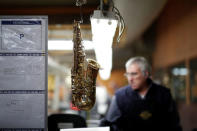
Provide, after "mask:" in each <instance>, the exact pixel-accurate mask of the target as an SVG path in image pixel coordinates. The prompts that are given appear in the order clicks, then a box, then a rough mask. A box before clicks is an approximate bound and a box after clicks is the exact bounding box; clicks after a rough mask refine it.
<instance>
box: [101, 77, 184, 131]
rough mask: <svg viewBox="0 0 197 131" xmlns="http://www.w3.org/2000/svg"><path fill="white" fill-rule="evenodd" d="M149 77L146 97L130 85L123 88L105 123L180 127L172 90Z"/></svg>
mask: <svg viewBox="0 0 197 131" xmlns="http://www.w3.org/2000/svg"><path fill="white" fill-rule="evenodd" d="M148 81H149V83H150V87H149V90H148V92H147V94H146V96H145V97H144V98H141V97H140V95H139V94H138V92H136V91H134V90H132V88H131V87H130V86H126V87H123V88H120V89H119V90H118V91H117V92H116V93H115V97H114V98H113V101H112V104H111V105H110V108H109V110H108V113H107V115H106V117H105V119H104V120H103V121H102V123H105V124H106V125H109V126H110V127H111V130H117V131H145V130H148V131H149V130H150V131H181V127H180V125H179V116H178V112H177V109H176V106H175V103H174V101H173V99H172V97H171V94H170V90H169V89H167V88H165V87H163V86H161V85H157V84H155V83H153V82H152V81H151V80H148ZM103 125H104V124H103Z"/></svg>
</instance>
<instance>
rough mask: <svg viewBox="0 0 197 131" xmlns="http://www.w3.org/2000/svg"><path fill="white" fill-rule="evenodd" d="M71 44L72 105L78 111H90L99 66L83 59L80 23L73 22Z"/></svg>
mask: <svg viewBox="0 0 197 131" xmlns="http://www.w3.org/2000/svg"><path fill="white" fill-rule="evenodd" d="M73 42H74V46H73V52H74V65H73V67H72V70H71V84H72V85H71V89H72V104H73V105H74V106H75V107H77V108H78V109H80V110H90V109H91V108H92V107H93V106H94V103H95V100H96V77H97V74H98V70H99V67H100V66H99V64H98V63H97V62H96V61H95V60H92V59H87V60H86V59H85V52H84V47H83V45H82V38H81V31H80V21H74V26H73Z"/></svg>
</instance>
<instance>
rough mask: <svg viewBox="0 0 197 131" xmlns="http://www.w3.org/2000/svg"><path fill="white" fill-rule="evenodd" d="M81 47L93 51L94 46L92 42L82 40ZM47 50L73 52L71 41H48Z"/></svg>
mask: <svg viewBox="0 0 197 131" xmlns="http://www.w3.org/2000/svg"><path fill="white" fill-rule="evenodd" d="M82 42H83V46H84V49H85V50H93V49H94V46H93V43H92V41H88V40H84V41H82ZM48 50H73V41H72V40H49V41H48Z"/></svg>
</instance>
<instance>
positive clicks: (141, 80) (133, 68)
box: [126, 63, 148, 90]
mask: <svg viewBox="0 0 197 131" xmlns="http://www.w3.org/2000/svg"><path fill="white" fill-rule="evenodd" d="M126 76H127V80H128V82H129V84H130V85H131V87H132V89H133V90H139V89H141V88H143V86H144V85H145V83H146V79H147V77H148V75H144V74H143V73H142V71H141V69H140V68H139V65H138V64H135V63H134V64H131V65H130V66H129V67H128V69H127V70H126Z"/></svg>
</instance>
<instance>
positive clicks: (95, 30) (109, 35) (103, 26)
mask: <svg viewBox="0 0 197 131" xmlns="http://www.w3.org/2000/svg"><path fill="white" fill-rule="evenodd" d="M108 14H110V15H108V16H109V17H108V16H105V17H104V16H103V14H102V12H101V11H100V10H96V11H94V15H93V16H92V17H91V18H90V20H91V26H92V27H91V28H92V35H93V38H92V40H93V43H94V44H95V54H96V59H97V61H98V63H99V64H100V66H101V68H102V69H101V70H99V74H100V77H101V78H102V79H103V80H107V79H109V77H110V75H111V69H112V43H113V37H114V35H115V32H116V27H117V24H118V20H116V19H115V18H114V17H113V15H112V14H113V13H111V12H109V13H108Z"/></svg>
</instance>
